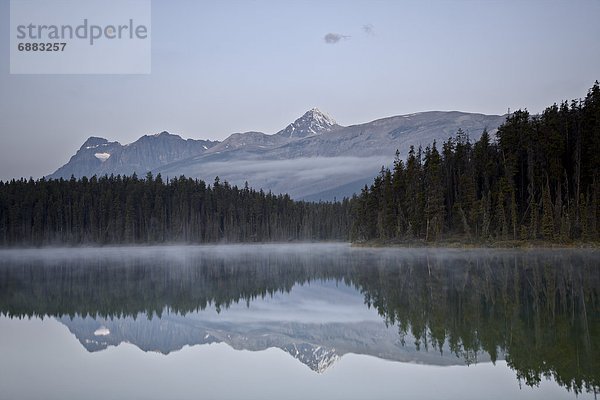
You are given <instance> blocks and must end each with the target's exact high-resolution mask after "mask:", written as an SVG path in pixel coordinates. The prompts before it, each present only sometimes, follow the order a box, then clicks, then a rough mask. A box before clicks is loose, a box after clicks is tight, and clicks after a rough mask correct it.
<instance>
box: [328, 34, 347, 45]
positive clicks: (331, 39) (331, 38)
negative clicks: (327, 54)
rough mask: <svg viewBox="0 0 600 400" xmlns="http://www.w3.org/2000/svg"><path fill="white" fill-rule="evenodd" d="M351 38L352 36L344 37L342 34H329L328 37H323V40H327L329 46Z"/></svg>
mask: <svg viewBox="0 0 600 400" xmlns="http://www.w3.org/2000/svg"><path fill="white" fill-rule="evenodd" d="M349 38H350V36H346V35H342V34H341V33H332V32H329V33H328V34H327V35H325V37H323V40H325V43H327V44H336V43H338V42H339V41H340V40H342V39H344V40H346V39H349Z"/></svg>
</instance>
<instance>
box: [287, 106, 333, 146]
mask: <svg viewBox="0 0 600 400" xmlns="http://www.w3.org/2000/svg"><path fill="white" fill-rule="evenodd" d="M338 126H339V125H338V124H337V122H335V120H334V119H333V118H331V117H330V116H329V115H328V114H326V113H324V112H322V111H321V110H319V109H318V108H313V109H311V110H308V111H307V112H306V113H304V115H303V116H301V117H300V118H298V119H297V120H295V121H294V122H293V123H291V124H289V125H288V126H287V127H286V128H285V129H284V130H282V131H279V132H278V133H277V134H278V135H281V136H284V137H287V138H294V139H296V138H304V137H307V136H314V135H320V134H322V133H324V132H329V131H331V130H333V129H334V128H336V127H338Z"/></svg>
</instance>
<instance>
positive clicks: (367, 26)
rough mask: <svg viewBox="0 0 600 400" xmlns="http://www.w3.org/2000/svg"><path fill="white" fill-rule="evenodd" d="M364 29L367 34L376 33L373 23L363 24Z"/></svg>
mask: <svg viewBox="0 0 600 400" xmlns="http://www.w3.org/2000/svg"><path fill="white" fill-rule="evenodd" d="M362 30H363V32H364V33H366V34H367V35H374V34H375V27H374V26H373V24H365V25H363V27H362Z"/></svg>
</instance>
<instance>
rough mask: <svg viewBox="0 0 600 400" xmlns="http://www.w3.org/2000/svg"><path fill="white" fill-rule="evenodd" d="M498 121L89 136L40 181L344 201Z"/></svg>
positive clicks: (320, 118) (398, 121)
mask: <svg viewBox="0 0 600 400" xmlns="http://www.w3.org/2000/svg"><path fill="white" fill-rule="evenodd" d="M504 120H505V116H500V115H484V114H474V113H464V112H458V111H448V112H446V111H429V112H422V113H415V114H408V115H400V116H394V117H388V118H383V119H378V120H375V121H371V122H367V123H364V124H358V125H351V126H342V125H340V124H338V123H337V122H336V121H335V120H334V119H333V118H332V117H330V116H329V115H327V114H326V113H323V112H321V111H320V110H318V109H316V108H313V109H311V110H309V111H307V112H306V113H305V114H304V115H302V116H301V117H300V118H298V119H297V120H295V121H294V122H292V123H291V124H289V125H288V126H286V127H285V128H284V129H282V130H280V131H279V132H277V133H275V134H266V133H263V132H254V131H250V132H243V133H234V134H232V135H230V136H229V137H227V138H226V139H225V140H223V141H211V140H194V139H183V138H181V137H180V136H178V135H175V134H171V133H169V132H161V133H158V134H156V135H144V136H142V137H141V138H139V139H138V140H136V141H135V142H133V143H130V144H125V145H122V144H120V143H119V142H111V141H109V140H107V139H105V138H100V137H90V138H89V139H87V140H86V141H85V143H84V144H83V145H82V146H81V147H80V148H79V150H78V151H77V152H76V153H75V154H74V155H73V156H72V157H71V159H70V160H69V161H68V162H67V163H66V164H65V165H63V166H62V167H60V168H58V169H57V170H56V171H55V172H54V173H52V174H50V175H48V176H47V178H53V179H58V178H65V179H68V178H70V177H71V176H75V177H76V178H79V177H83V176H87V177H91V176H93V175H96V176H103V175H111V174H114V175H118V174H121V175H131V174H133V173H134V172H135V173H136V174H137V175H138V176H140V177H143V176H145V175H146V173H148V172H152V173H153V174H154V175H157V174H159V173H160V174H161V175H162V177H163V178H169V177H178V176H181V175H185V176H186V177H192V178H199V179H203V180H205V181H207V182H209V183H211V182H212V181H213V180H214V179H215V177H217V176H218V177H219V178H220V179H221V181H223V180H226V181H228V182H230V183H231V184H234V185H238V186H243V185H244V184H245V183H246V182H248V184H249V186H251V187H253V188H255V189H263V190H265V191H272V192H274V193H288V194H290V196H292V197H293V198H295V199H304V200H312V201H318V200H332V199H333V198H338V199H339V198H342V197H345V196H351V195H352V194H354V193H356V192H358V191H359V190H360V189H361V188H362V187H363V186H364V185H365V184H368V183H370V182H371V180H372V178H373V177H374V176H375V175H376V174H377V173H378V171H379V170H380V168H381V166H383V165H388V166H389V165H390V164H391V163H392V161H393V158H394V154H395V152H396V150H399V151H400V154H401V155H402V157H403V158H404V157H405V156H406V153H407V152H408V149H409V147H410V146H411V145H414V146H415V147H418V146H420V145H422V146H423V147H425V146H427V145H430V144H431V143H432V142H433V141H434V140H435V141H438V143H441V142H442V141H444V140H447V139H448V138H449V137H452V136H454V135H455V133H456V132H457V131H458V129H462V130H463V131H464V132H466V133H467V134H468V135H469V137H470V138H471V139H472V140H476V139H478V138H479V136H480V135H481V133H482V132H483V130H484V129H487V130H488V131H489V132H490V133H492V134H493V133H494V132H495V131H496V130H497V128H498V126H500V125H501V124H502V123H503V122H504Z"/></svg>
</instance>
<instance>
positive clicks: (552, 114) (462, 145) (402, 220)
mask: <svg viewBox="0 0 600 400" xmlns="http://www.w3.org/2000/svg"><path fill="white" fill-rule="evenodd" d="M496 136H497V137H496V138H494V137H492V136H491V135H490V134H489V133H488V132H483V134H482V136H481V138H480V139H479V140H478V141H476V142H474V143H472V142H471V141H470V140H469V137H468V136H467V135H466V134H465V133H464V132H462V131H460V130H459V132H458V133H457V135H456V137H455V138H450V139H448V140H447V141H446V142H444V143H442V144H441V146H438V144H436V143H435V142H434V143H433V144H431V145H430V146H427V147H426V148H425V149H424V150H423V149H421V148H419V149H417V150H415V148H414V147H411V149H410V152H409V153H408V158H407V160H406V162H404V161H403V160H402V159H401V158H400V155H399V154H398V153H397V157H396V160H395V161H394V166H393V169H392V170H389V169H384V168H382V170H381V172H380V174H379V176H378V177H377V178H376V179H375V181H374V182H373V184H372V185H371V186H370V187H365V188H364V189H363V191H362V193H361V195H360V196H359V197H358V199H355V200H354V204H353V209H354V213H353V215H354V217H355V219H354V222H353V226H352V231H351V238H352V239H353V240H357V241H360V240H381V241H395V240H412V239H420V240H425V241H437V240H441V239H446V238H460V239H465V240H479V241H481V240H488V239H494V240H544V241H559V242H566V241H571V240H583V241H597V240H598V239H599V238H600V87H599V85H598V82H596V83H595V85H594V86H593V87H592V88H591V89H590V90H589V92H588V94H587V96H586V97H585V99H582V100H579V101H572V102H571V103H570V104H569V103H567V102H563V103H562V104H560V105H557V104H554V105H552V106H551V107H548V108H546V110H545V111H544V112H543V113H542V114H541V115H530V114H529V113H528V112H527V111H523V110H519V111H516V112H514V113H511V114H509V115H508V116H507V119H506V122H505V123H504V124H503V125H502V126H501V127H500V128H499V130H498V132H497V135H496Z"/></svg>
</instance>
